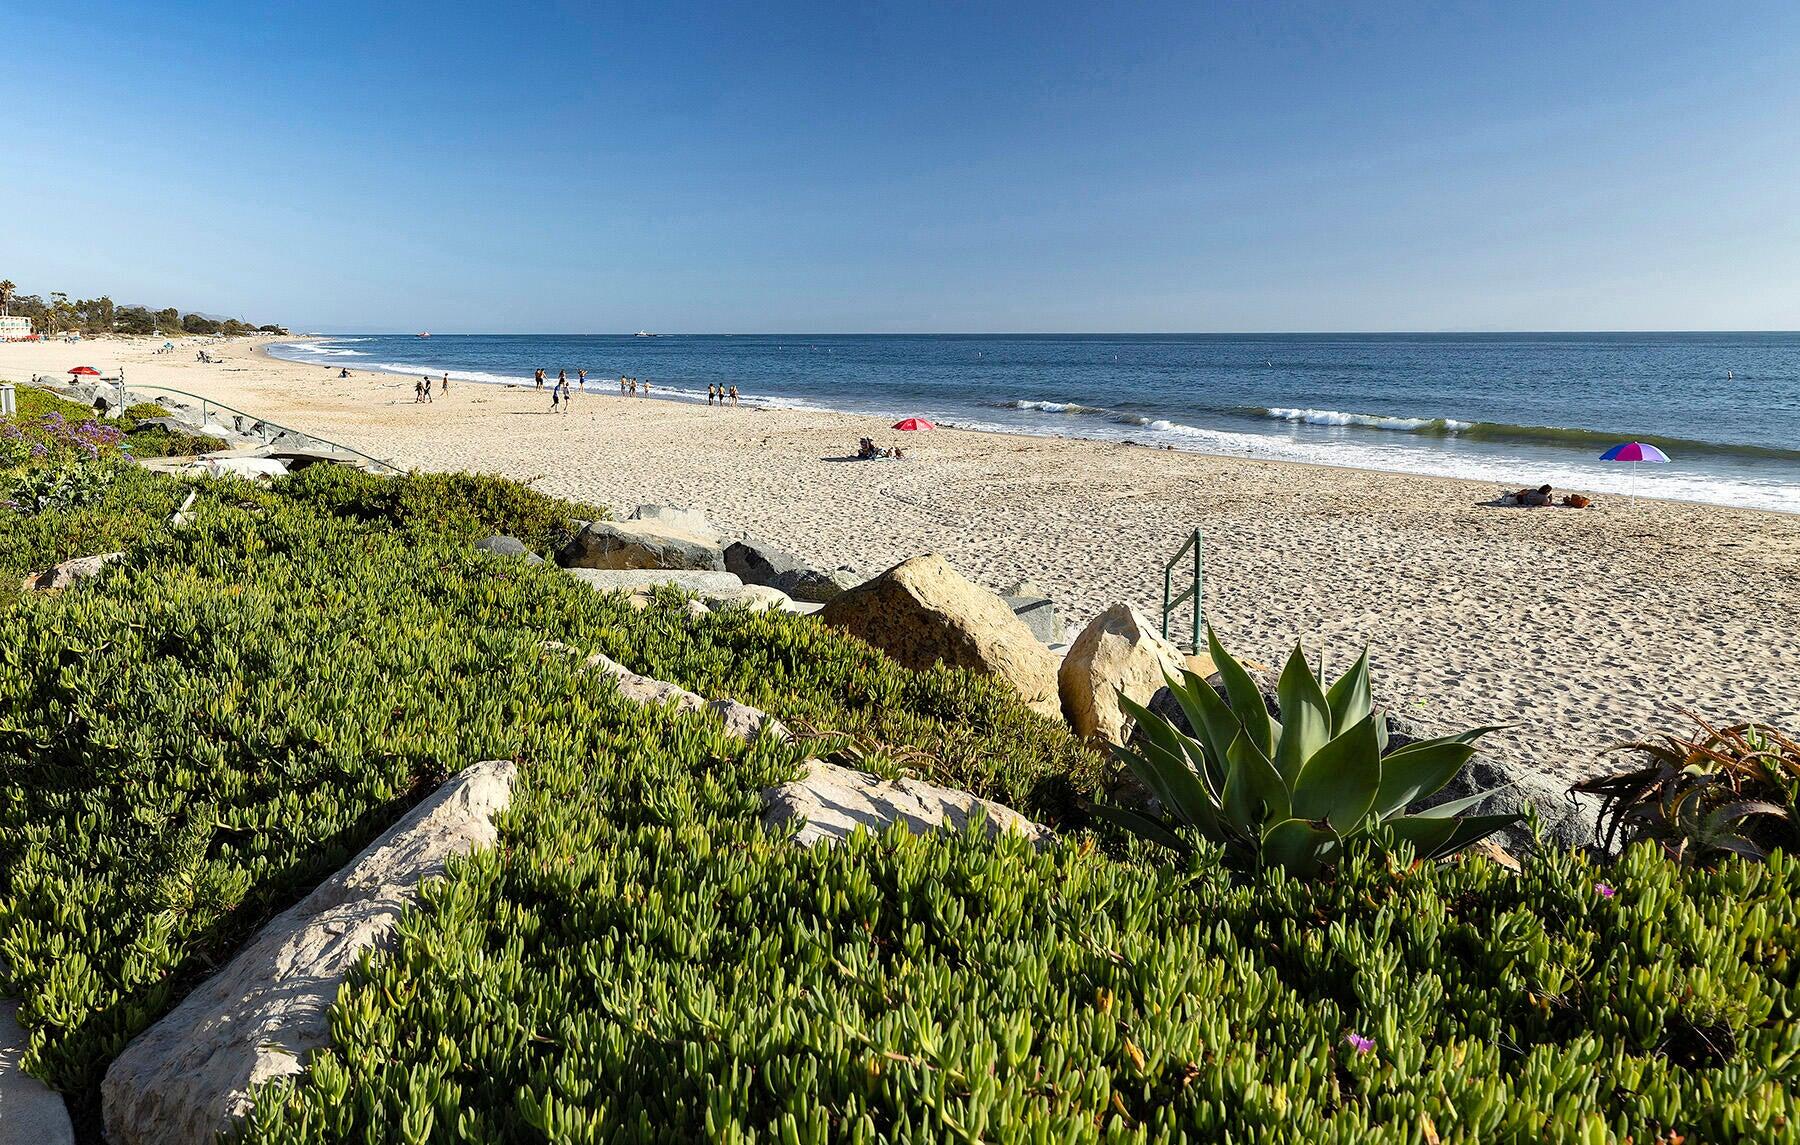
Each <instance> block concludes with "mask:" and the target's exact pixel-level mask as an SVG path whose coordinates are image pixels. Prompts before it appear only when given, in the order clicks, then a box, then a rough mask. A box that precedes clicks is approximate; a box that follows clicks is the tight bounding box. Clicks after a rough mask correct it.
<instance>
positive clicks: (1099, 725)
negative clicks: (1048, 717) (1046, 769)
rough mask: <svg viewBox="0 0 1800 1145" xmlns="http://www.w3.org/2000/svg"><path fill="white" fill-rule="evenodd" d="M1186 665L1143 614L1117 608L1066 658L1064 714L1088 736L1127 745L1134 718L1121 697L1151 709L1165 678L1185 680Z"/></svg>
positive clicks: (1060, 677) (1061, 675)
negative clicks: (1126, 711) (1128, 712)
mask: <svg viewBox="0 0 1800 1145" xmlns="http://www.w3.org/2000/svg"><path fill="white" fill-rule="evenodd" d="M1186 666H1187V665H1186V658H1185V657H1183V656H1182V654H1181V651H1180V649H1178V648H1176V647H1175V646H1174V645H1173V644H1171V643H1169V642H1168V641H1167V640H1165V639H1163V637H1162V635H1161V634H1160V633H1158V632H1157V630H1156V626H1155V625H1153V624H1151V623H1150V621H1149V620H1148V619H1146V618H1145V617H1144V616H1143V614H1141V613H1140V612H1138V610H1137V609H1135V608H1132V607H1131V606H1130V605H1128V604H1115V605H1113V606H1112V607H1111V608H1109V609H1107V610H1106V611H1105V612H1102V613H1101V614H1100V615H1099V616H1096V617H1095V618H1094V619H1093V621H1092V622H1091V623H1090V624H1089V625H1088V626H1087V627H1086V628H1084V629H1082V631H1081V635H1080V636H1077V637H1076V638H1075V642H1074V643H1073V644H1071V645H1069V653H1068V655H1067V656H1065V657H1063V662H1062V668H1061V670H1060V671H1059V672H1058V673H1057V678H1056V682H1057V688H1058V690H1059V691H1060V692H1061V694H1062V707H1063V715H1064V716H1066V717H1067V718H1068V721H1069V726H1070V727H1072V728H1074V729H1075V730H1076V731H1077V732H1079V733H1080V734H1082V735H1084V736H1094V737H1096V738H1099V739H1105V740H1110V741H1111V742H1113V743H1124V742H1125V738H1126V736H1128V735H1129V734H1130V732H1131V717H1129V716H1127V715H1126V714H1125V712H1124V711H1123V709H1121V708H1120V707H1119V696H1118V693H1119V692H1121V691H1122V692H1124V693H1125V695H1126V696H1128V697H1129V698H1130V699H1132V700H1134V701H1135V702H1137V703H1140V704H1146V705H1147V704H1149V703H1150V700H1151V697H1153V696H1155V695H1156V692H1157V689H1159V688H1161V687H1163V676H1164V674H1165V673H1166V674H1168V675H1170V676H1173V677H1175V678H1177V679H1179V678H1180V676H1181V671H1182V669H1183V668H1184V667H1186Z"/></svg>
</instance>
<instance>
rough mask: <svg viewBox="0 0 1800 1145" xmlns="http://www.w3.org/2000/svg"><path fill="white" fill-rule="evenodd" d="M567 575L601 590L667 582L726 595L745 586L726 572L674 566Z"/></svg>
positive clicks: (643, 588) (580, 571) (634, 589)
mask: <svg viewBox="0 0 1800 1145" xmlns="http://www.w3.org/2000/svg"><path fill="white" fill-rule="evenodd" d="M569 575H570V576H572V577H574V578H575V579H576V580H578V581H581V582H582V583H584V584H587V585H591V586H592V587H593V588H595V589H596V590H598V591H600V592H625V593H634V592H649V591H650V590H651V589H653V588H656V587H657V586H658V585H665V584H670V585H674V586H675V587H676V588H679V589H682V590H684V591H686V592H691V593H694V594H695V595H697V596H702V597H712V596H716V597H727V596H730V595H731V594H733V593H735V592H737V591H739V590H740V589H742V588H743V587H744V582H743V581H741V580H739V579H738V578H737V577H734V576H732V575H731V574H730V573H728V572H691V571H690V572H682V571H680V570H677V569H570V570H569Z"/></svg>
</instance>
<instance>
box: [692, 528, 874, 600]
mask: <svg viewBox="0 0 1800 1145" xmlns="http://www.w3.org/2000/svg"><path fill="white" fill-rule="evenodd" d="M725 570H726V571H727V572H732V573H736V574H737V575H738V576H740V577H742V578H743V580H744V583H745V584H760V585H767V586H768V587H770V588H776V589H780V590H781V591H782V592H784V593H786V594H787V595H788V596H790V597H792V598H793V599H795V600H799V601H805V602H807V603H810V604H824V603H825V602H826V601H829V600H830V599H831V598H832V597H835V596H837V595H838V594H839V593H841V592H843V591H845V590H846V589H850V588H855V587H856V586H857V585H859V584H861V583H862V577H860V576H858V575H857V573H856V571H855V570H854V569H851V568H847V567H844V568H838V569H830V570H826V569H817V568H813V567H812V566H810V565H808V564H807V563H806V562H805V561H803V560H801V559H800V558H799V557H797V556H795V555H794V554H792V553H790V552H788V551H786V550H785V549H780V548H777V547H776V546H774V545H771V544H769V543H768V542H766V541H759V540H757V539H756V538H754V537H745V538H743V539H742V540H738V541H733V542H732V543H731V544H729V545H726V546H725Z"/></svg>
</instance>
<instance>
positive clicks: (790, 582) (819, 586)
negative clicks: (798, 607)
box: [769, 565, 863, 604]
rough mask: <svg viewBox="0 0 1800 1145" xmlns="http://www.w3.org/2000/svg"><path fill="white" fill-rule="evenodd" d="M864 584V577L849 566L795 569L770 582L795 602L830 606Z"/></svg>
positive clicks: (771, 585)
mask: <svg viewBox="0 0 1800 1145" xmlns="http://www.w3.org/2000/svg"><path fill="white" fill-rule="evenodd" d="M862 582H863V575H862V574H861V573H859V572H857V571H856V570H855V569H853V568H850V567H849V566H847V565H846V566H844V567H841V568H835V569H794V570H792V571H790V572H785V573H782V574H780V575H779V576H777V577H776V578H775V579H774V580H772V581H770V582H769V587H770V588H778V589H780V590H781V591H782V592H785V593H787V594H788V595H789V596H791V597H793V598H794V599H795V600H799V601H804V602H806V603H807V604H829V603H831V602H832V601H834V600H836V599H837V598H838V596H839V595H841V594H843V593H846V592H849V591H850V590H851V589H853V588H855V587H856V586H857V585H859V584H861V583H862Z"/></svg>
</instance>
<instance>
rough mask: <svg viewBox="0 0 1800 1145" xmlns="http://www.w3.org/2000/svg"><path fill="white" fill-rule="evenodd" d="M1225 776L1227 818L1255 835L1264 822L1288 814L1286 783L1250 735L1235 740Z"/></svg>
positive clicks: (1284, 817) (1282, 817)
mask: <svg viewBox="0 0 1800 1145" xmlns="http://www.w3.org/2000/svg"><path fill="white" fill-rule="evenodd" d="M1227 758H1228V760H1229V763H1230V767H1229V770H1228V771H1227V772H1226V776H1225V800H1224V803H1225V808H1224V810H1225V819H1226V821H1227V822H1230V823H1233V824H1236V825H1237V826H1238V827H1240V828H1241V829H1242V830H1243V832H1244V833H1245V834H1246V835H1249V836H1251V837H1252V838H1254V837H1255V836H1256V834H1257V833H1258V831H1259V830H1260V829H1261V826H1262V824H1263V823H1267V822H1275V821H1278V820H1281V819H1286V818H1287V817H1288V814H1289V807H1288V803H1289V800H1288V790H1287V785H1286V784H1284V783H1283V782H1282V781H1281V776H1280V775H1279V774H1278V773H1277V772H1276V770H1275V765H1274V764H1272V763H1270V762H1269V757H1268V756H1266V755H1264V754H1263V753H1262V752H1260V751H1258V750H1256V745H1255V744H1253V743H1251V742H1250V737H1249V736H1247V735H1240V736H1238V738H1237V739H1236V740H1235V741H1233V742H1232V745H1231V751H1230V753H1229V755H1228V757H1227Z"/></svg>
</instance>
